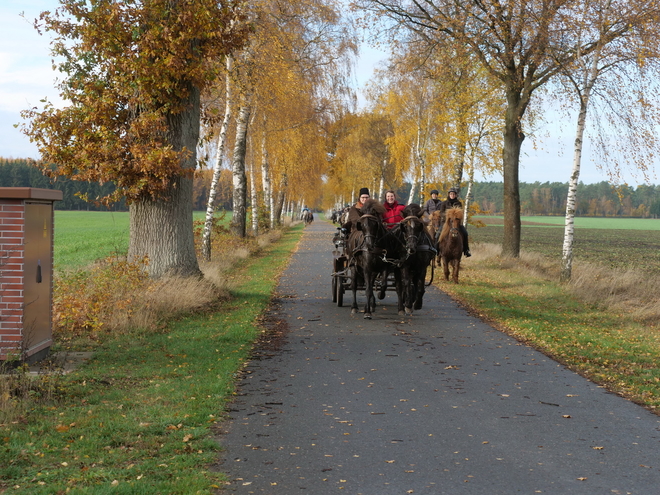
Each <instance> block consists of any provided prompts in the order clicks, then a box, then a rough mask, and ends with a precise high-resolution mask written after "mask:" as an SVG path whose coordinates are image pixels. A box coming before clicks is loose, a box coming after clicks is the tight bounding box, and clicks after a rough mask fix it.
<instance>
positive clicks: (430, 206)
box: [424, 198, 442, 215]
mask: <svg viewBox="0 0 660 495" xmlns="http://www.w3.org/2000/svg"><path fill="white" fill-rule="evenodd" d="M441 204H442V201H441V200H439V199H433V198H431V199H429V200H428V201H427V202H426V203H424V211H425V212H426V213H428V214H429V215H431V214H432V213H433V212H434V211H435V210H439V209H440V205H441Z"/></svg>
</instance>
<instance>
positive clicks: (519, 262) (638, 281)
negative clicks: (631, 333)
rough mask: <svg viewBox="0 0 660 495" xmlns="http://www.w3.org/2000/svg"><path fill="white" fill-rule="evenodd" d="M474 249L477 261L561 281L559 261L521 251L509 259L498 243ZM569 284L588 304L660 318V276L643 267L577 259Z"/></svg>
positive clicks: (645, 320)
mask: <svg viewBox="0 0 660 495" xmlns="http://www.w3.org/2000/svg"><path fill="white" fill-rule="evenodd" d="M474 248H475V249H473V250H472V254H473V256H472V259H473V260H475V261H495V262H497V263H499V265H500V267H501V268H503V269H507V270H516V271H517V272H519V273H523V274H524V273H529V274H530V275H532V276H534V277H540V278H543V279H546V280H551V281H553V282H557V281H559V275H560V267H559V265H558V263H557V261H556V260H554V259H550V258H549V257H547V256H544V255H542V254H539V253H534V252H526V251H521V253H520V258H518V259H507V258H502V257H501V251H502V246H501V245H499V244H491V243H478V244H475V246H474ZM568 287H569V288H570V290H571V292H572V294H573V295H574V296H575V297H577V298H578V299H579V300H581V301H584V302H585V303H588V304H594V305H597V306H599V307H603V308H607V309H608V310H611V311H614V312H617V313H625V314H628V315H630V316H631V317H632V318H633V319H635V320H637V321H640V322H643V323H656V322H658V321H660V277H657V276H654V275H649V274H647V273H645V272H643V271H641V270H633V269H630V270H620V269H619V270H617V269H614V268H610V267H607V266H603V265H599V264H596V263H586V262H574V263H573V272H572V278H571V281H570V283H569V284H568Z"/></svg>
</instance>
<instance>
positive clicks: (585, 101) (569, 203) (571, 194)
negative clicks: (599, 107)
mask: <svg viewBox="0 0 660 495" xmlns="http://www.w3.org/2000/svg"><path fill="white" fill-rule="evenodd" d="M610 6H611V4H610V3H608V4H607V8H606V9H605V13H604V14H603V18H604V19H607V14H608V13H609V10H610ZM601 29H602V28H601ZM601 53H602V46H599V47H598V48H597V49H596V50H595V51H594V53H593V55H592V57H593V58H592V60H591V66H590V67H589V71H588V72H585V76H584V80H583V87H584V90H583V92H582V94H581V95H580V112H579V113H578V121H577V128H576V130H575V148H574V150H573V170H572V171H571V177H570V179H569V182H568V196H567V197H566V219H565V221H564V244H563V246H562V254H561V268H560V274H559V279H560V281H561V282H568V281H569V280H570V279H571V274H572V271H573V241H574V239H575V205H576V204H577V187H578V181H579V179H580V167H581V165H582V146H583V143H584V130H585V127H586V122H587V110H588V109H589V99H590V98H591V92H592V90H593V87H594V85H595V84H596V80H597V79H598V63H599V62H600V56H601Z"/></svg>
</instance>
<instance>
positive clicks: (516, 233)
mask: <svg viewBox="0 0 660 495" xmlns="http://www.w3.org/2000/svg"><path fill="white" fill-rule="evenodd" d="M354 3H355V4H356V5H357V6H360V7H363V8H365V9H367V10H368V11H369V12H371V13H372V14H373V15H376V16H378V17H381V18H382V17H385V18H388V19H391V20H392V21H393V22H392V23H391V26H390V29H392V30H395V29H396V28H402V29H406V30H410V31H413V32H415V33H416V34H417V35H419V37H420V38H422V39H426V40H427V42H428V44H429V45H433V44H435V43H439V42H445V41H447V39H450V40H453V41H455V42H456V43H458V44H459V46H464V47H466V48H467V49H468V50H469V51H470V52H471V53H473V54H474V56H475V57H476V59H477V60H479V62H480V64H481V65H482V66H483V67H484V68H485V69H486V70H487V71H488V72H490V74H491V75H492V77H494V78H496V79H498V80H499V81H500V82H501V85H502V89H503V94H504V96H505V98H506V111H505V114H504V122H503V126H502V128H503V154H502V170H503V178H504V238H503V245H502V254H503V255H504V256H510V257H517V256H519V253H520V192H519V164H520V150H521V147H522V143H523V141H524V139H525V132H524V129H523V119H524V117H525V113H526V111H527V108H528V106H529V104H530V101H531V98H532V95H533V94H534V92H535V91H536V90H537V89H538V88H539V87H542V86H543V85H544V84H546V83H547V82H548V81H549V80H550V79H552V78H553V77H554V76H556V75H557V74H558V73H559V72H560V70H561V68H562V67H565V66H567V65H569V64H570V62H572V61H574V60H575V58H576V56H577V53H578V52H580V53H582V54H589V53H591V52H592V51H593V50H594V49H595V46H596V44H597V41H598V36H599V34H598V33H597V32H593V31H592V32H588V33H585V37H584V38H580V39H577V38H575V37H574V36H572V35H571V34H570V33H569V32H568V29H569V27H568V26H570V23H571V20H572V18H573V16H575V15H577V13H578V11H579V9H580V7H581V3H582V2H579V1H570V0H541V1H528V0H514V1H511V2H507V3H502V2H500V1H499V0H467V1H464V0H449V1H442V0H426V1H424V2H418V1H415V0H413V1H408V0H357V1H356V2H354ZM636 5H637V7H638V10H637V12H636V13H639V12H640V11H641V10H644V11H645V13H646V14H648V15H650V16H651V17H652V18H657V12H656V9H657V6H656V4H655V2H639V3H638V4H636ZM628 28H629V24H628V23H627V22H626V19H625V18H623V17H622V18H621V19H620V22H617V23H615V24H614V25H612V26H611V29H609V30H608V31H607V34H606V38H605V39H604V40H603V42H604V43H605V44H607V43H609V42H610V41H612V40H614V39H617V38H619V37H621V36H623V35H624V34H625V33H626V32H627V30H628ZM559 46H561V47H563V50H561V51H560V50H554V48H555V47H559Z"/></svg>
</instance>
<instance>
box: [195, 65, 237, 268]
mask: <svg viewBox="0 0 660 495" xmlns="http://www.w3.org/2000/svg"><path fill="white" fill-rule="evenodd" d="M232 60H233V59H232V58H231V56H230V55H227V61H226V70H227V75H226V77H225V116H224V118H223V119H222V126H221V127H220V133H219V134H218V143H217V146H216V155H215V162H214V164H213V178H212V179H211V189H210V190H209V199H208V203H207V205H206V220H205V221H204V232H203V234H202V256H203V257H204V259H205V260H206V261H210V260H211V230H212V227H213V212H214V211H215V200H216V197H217V195H218V183H219V182H220V172H221V171H222V157H223V155H224V153H225V143H226V142H227V129H228V128H229V122H230V120H231V103H232V102H231V68H232Z"/></svg>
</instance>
